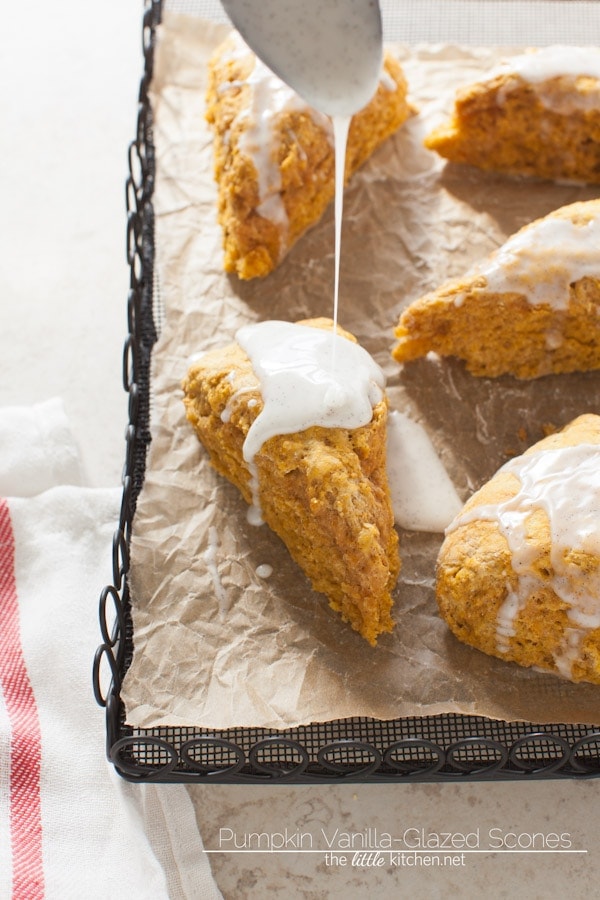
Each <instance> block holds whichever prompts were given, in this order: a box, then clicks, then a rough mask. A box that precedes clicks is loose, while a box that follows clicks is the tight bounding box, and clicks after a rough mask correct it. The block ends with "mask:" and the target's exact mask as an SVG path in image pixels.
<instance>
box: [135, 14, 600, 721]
mask: <svg viewBox="0 0 600 900" xmlns="http://www.w3.org/2000/svg"><path fill="white" fill-rule="evenodd" d="M226 31H227V29H226V28H225V27H223V26H216V25H214V24H210V23H207V22H204V21H202V20H200V19H198V18H196V17H185V16H177V15H165V18H164V21H163V23H162V25H161V27H160V30H159V33H158V43H157V47H156V62H155V72H154V79H153V83H152V95H151V96H152V106H153V111H154V117H155V126H154V141H155V146H156V187H155V194H154V208H155V213H156V285H157V298H158V305H157V321H158V323H159V326H160V337H159V340H158V342H157V344H156V347H155V349H154V353H153V368H152V416H151V426H152V444H151V447H150V451H149V456H148V466H147V472H146V480H145V484H144V487H143V490H142V492H141V495H140V497H139V501H138V504H137V512H136V516H135V520H134V526H133V538H132V543H131V573H130V575H131V579H130V580H131V596H132V612H133V622H134V655H133V661H132V664H131V667H130V669H129V671H128V673H127V675H126V678H125V682H124V685H123V691H122V696H123V699H124V702H125V705H126V710H127V721H128V722H129V723H130V724H131V725H134V726H138V727H153V726H161V725H173V726H176V725H179V726H183V725H188V726H193V727H205V728H227V727H234V726H262V727H272V728H284V727H288V726H295V725H298V724H308V723H311V722H319V721H328V720H332V719H339V718H346V717H353V716H373V717H376V718H380V719H389V718H397V717H401V716H417V715H426V714H427V715H430V714H437V713H442V712H455V713H464V714H480V715H486V716H489V717H493V718H501V719H506V720H519V719H523V720H526V721H534V722H539V723H542V722H564V723H569V722H572V723H598V722H600V703H599V701H600V688H598V687H594V686H591V685H573V684H570V683H568V682H565V681H562V680H561V679H559V678H558V677H555V676H553V675H549V674H541V673H537V672H534V671H529V670H524V669H520V668H519V667H518V666H516V665H512V664H508V663H504V662H501V661H499V660H495V659H492V658H488V657H487V656H485V655H484V654H482V653H480V652H478V651H476V650H473V649H471V648H469V647H466V646H463V645H461V644H460V643H459V642H458V641H457V640H456V639H455V638H454V637H453V636H452V635H451V634H450V632H449V630H448V628H447V626H446V625H445V623H444V622H443V621H442V620H441V619H440V618H439V616H438V614H437V608H436V604H435V598H434V589H433V588H434V565H435V559H436V556H437V552H438V550H439V547H440V544H441V541H442V535H440V534H424V533H417V532H406V531H402V532H401V533H400V546H401V554H402V560H403V568H402V573H401V576H400V581H399V584H398V587H397V589H396V591H395V611H394V616H395V621H396V627H395V630H394V632H393V634H389V635H384V636H382V637H381V638H380V640H379V643H378V646H377V648H375V649H373V648H371V647H370V646H369V645H368V644H367V643H366V642H365V641H364V640H363V639H362V638H361V637H360V636H359V635H357V634H356V633H355V632H353V631H352V630H351V629H350V628H349V627H348V626H347V625H345V624H344V623H342V621H341V620H340V618H339V617H338V616H337V615H336V614H335V613H334V612H332V611H331V610H330V608H329V607H328V604H327V601H326V600H325V598H324V597H323V596H321V595H318V594H316V593H314V592H313V591H312V590H311V589H310V586H309V584H308V582H307V579H306V578H305V576H304V575H303V573H302V572H301V571H300V570H299V569H298V567H297V566H296V565H295V564H294V563H293V562H292V561H291V559H290V557H289V556H288V554H287V551H286V550H285V548H284V547H283V545H282V544H281V542H280V541H279V539H278V538H277V537H276V536H275V535H274V534H272V533H271V532H270V531H269V530H268V528H267V527H266V526H263V527H260V528H256V527H253V526H251V525H249V524H248V523H247V521H246V505H245V503H244V501H243V500H242V499H241V497H240V496H239V495H238V493H237V491H236V490H235V488H233V487H232V486H231V485H229V484H228V483H226V482H225V480H224V479H222V478H221V477H220V476H218V475H217V474H216V473H215V472H214V471H213V470H212V469H211V467H210V466H209V464H208V461H207V456H206V454H205V452H204V451H203V449H202V448H201V446H200V444H199V443H198V441H197V439H196V437H195V435H194V433H193V431H192V429H191V427H190V426H189V425H188V423H187V422H186V419H185V415H184V408H183V403H182V391H181V387H180V384H181V380H182V378H183V377H184V375H185V373H186V370H187V367H188V364H189V362H190V359H191V358H192V357H193V355H194V354H197V353H199V352H201V351H203V350H205V349H208V348H210V347H213V346H221V345H224V344H226V343H229V342H230V341H231V340H232V339H233V337H234V334H235V332H236V329H237V328H238V327H239V326H240V325H242V324H245V323H247V322H251V321H256V320H261V319H278V318H279V319H286V320H290V321H293V320H296V319H299V318H303V317H306V316H319V315H331V310H332V303H333V242H334V235H333V211H332V210H329V211H328V213H327V214H326V215H325V217H324V219H323V220H322V221H321V222H320V223H319V224H318V225H317V226H315V227H314V228H313V229H312V230H311V231H310V232H309V233H307V234H306V235H305V236H304V237H303V238H302V239H301V240H300V242H299V243H298V244H297V245H296V247H295V248H294V249H293V251H292V252H291V253H290V254H289V255H288V256H287V257H286V259H285V260H284V261H283V263H282V265H281V266H280V267H279V269H278V270H276V271H275V272H274V273H273V274H271V275H270V276H269V277H268V278H267V279H265V280H257V281H253V282H249V283H243V282H240V281H239V280H237V278H235V277H229V276H226V275H225V274H224V273H223V271H222V251H221V234H220V230H219V227H218V225H217V221H216V188H215V184H214V182H213V175H212V151H211V137H210V135H209V132H208V130H207V127H206V124H205V122H204V90H205V80H206V77H205V66H206V61H207V57H208V55H209V53H210V51H211V50H212V48H213V47H214V46H215V45H216V44H217V43H218V42H219V41H220V39H221V38H222V37H223V36H224V34H225V33H226ZM394 49H395V51H396V52H397V54H398V56H399V57H400V58H401V60H402V61H403V64H404V67H405V71H406V74H407V77H408V80H409V84H410V89H411V96H412V99H413V101H414V102H415V103H416V104H417V106H418V107H419V109H420V113H419V114H418V115H417V116H415V117H413V118H412V119H411V120H410V122H409V123H408V124H407V125H405V126H404V127H403V128H402V129H401V130H400V132H399V133H398V134H397V135H396V136H394V137H393V138H391V139H390V140H388V141H387V143H386V144H385V145H384V146H383V147H382V148H381V149H380V150H379V151H378V152H377V153H376V154H375V155H374V157H373V158H372V159H371V160H370V161H369V162H368V163H367V164H366V165H365V166H364V167H363V169H362V170H360V172H359V173H358V174H357V175H356V176H355V177H354V179H353V181H352V183H351V184H350V186H349V187H348V189H347V191H346V195H345V214H344V231H343V241H342V270H341V288H340V290H341V308H340V322H341V324H342V325H343V326H344V327H345V328H348V329H349V330H350V331H352V332H354V334H356V336H357V337H358V339H359V340H360V342H361V343H362V344H363V346H364V347H366V348H367V349H368V350H369V351H370V352H371V353H372V354H373V356H374V357H375V359H376V360H377V362H378V363H379V364H380V365H381V366H382V367H383V369H384V370H385V372H386V375H387V378H388V388H389V397H390V401H391V406H392V408H395V409H398V410H401V411H403V412H405V413H407V414H408V415H409V416H410V417H411V418H413V419H414V420H416V421H418V422H420V423H421V424H422V425H423V427H424V428H425V429H426V430H427V432H428V434H429V436H430V437H431V440H432V441H433V443H434V446H435V447H436V449H437V451H438V454H439V456H440V458H441V460H442V461H443V463H444V465H445V466H446V469H447V471H448V473H449V474H450V476H451V478H452V480H453V482H454V484H455V486H456V488H457V490H458V492H459V494H460V496H461V498H462V499H466V498H467V497H468V496H469V495H470V494H471V493H472V491H473V490H474V489H476V488H477V487H479V486H480V485H481V484H482V483H483V482H484V481H485V480H487V479H488V478H489V477H491V476H492V475H493V473H494V472H495V471H496V470H497V468H498V467H499V466H500V465H502V463H504V462H505V461H506V460H507V458H508V457H509V456H511V455H514V454H516V453H520V452H522V451H523V450H524V449H525V448H526V447H527V446H528V445H529V444H531V443H533V442H534V441H536V440H538V439H539V438H541V437H542V436H543V433H544V428H545V427H546V426H548V425H550V426H554V427H558V426H562V425H563V424H565V423H566V422H568V421H569V420H570V419H572V418H574V417H575V416H576V415H579V414H580V413H583V412H586V411H594V410H596V411H597V410H598V409H599V400H600V376H599V375H598V374H590V373H588V374H583V375H573V376H562V377H554V376H552V377H547V378H542V379H539V380H537V381H534V382H529V383H527V382H518V381H516V380H515V379H512V378H508V377H506V378H499V379H496V380H489V379H475V378H473V377H471V376H469V375H468V374H467V373H466V372H465V370H464V367H463V366H462V365H460V364H459V363H456V362H453V361H447V360H439V359H437V358H426V359H423V360H421V361H418V362H414V363H411V364H408V365H406V366H405V367H404V368H403V369H400V367H399V366H397V364H396V363H395V362H394V361H393V360H392V359H391V356H390V349H391V347H392V345H393V328H394V325H395V323H396V321H397V318H398V314H399V312H400V309H401V308H402V307H403V305H405V304H406V303H408V302H409V301H410V300H412V299H414V298H415V297H417V296H419V295H420V294H421V293H423V292H425V291H426V290H429V289H432V288H434V287H435V286H437V285H438V284H439V283H440V282H441V281H443V280H445V279H447V278H448V277H450V276H453V275H457V274H459V273H462V272H463V271H464V270H465V269H466V268H467V267H468V266H469V265H470V264H471V263H473V262H474V261H476V260H478V259H480V258H481V257H482V256H483V255H484V254H487V253H488V252H489V251H490V250H492V249H493V248H494V247H496V246H498V245H499V244H500V243H502V242H503V241H504V240H505V239H506V237H507V236H508V235H510V234H511V233H513V232H514V231H516V230H517V228H519V227H521V226H522V225H524V224H525V223H527V222H529V221H531V220H532V219H535V218H537V217H539V216H542V215H545V214H546V213H548V212H550V211H551V210H553V209H555V208H557V207H559V206H562V205H564V204H566V203H570V202H574V201H575V200H579V199H587V198H590V197H592V196H594V191H593V190H592V189H588V188H584V187H577V186H573V185H552V184H548V183H545V182H535V181H521V180H518V179H509V178H503V177H500V176H494V175H489V174H488V175H486V174H483V173H481V172H477V171H472V170H470V169H464V168H460V167H454V166H450V165H448V166H446V165H444V163H443V161H442V160H441V159H439V158H438V157H437V156H435V155H434V154H432V153H430V152H428V151H426V150H425V149H424V148H423V146H422V138H423V135H424V134H425V133H426V132H427V131H428V130H429V128H430V127H431V126H432V124H433V123H434V122H437V121H438V120H439V118H440V116H441V115H442V114H443V113H444V111H448V109H449V108H450V106H451V102H452V99H453V96H454V90H455V87H456V86H457V85H459V84H461V83H465V82H468V81H471V80H472V79H473V78H475V77H477V76H479V75H480V74H481V73H483V72H484V71H485V70H486V69H487V68H489V67H490V66H491V65H493V64H494V63H495V62H496V61H497V60H498V59H499V57H500V55H502V54H501V53H500V51H497V50H495V51H494V50H490V49H461V48H458V47H452V46H429V47H416V48H412V49H410V50H409V49H406V48H404V47H395V48H394ZM264 564H266V565H268V566H270V567H272V569H273V572H272V575H271V576H270V577H268V578H261V577H259V574H258V573H257V569H259V567H260V566H261V565H264ZM259 571H260V569H259Z"/></svg>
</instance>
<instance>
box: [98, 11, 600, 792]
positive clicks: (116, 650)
mask: <svg viewBox="0 0 600 900" xmlns="http://www.w3.org/2000/svg"><path fill="white" fill-rule="evenodd" d="M162 8H163V2H162V0H145V6H144V13H143V27H142V49H143V56H144V70H143V76H142V79H141V82H140V88H139V95H138V118H137V128H136V136H135V139H134V140H133V141H132V142H131V144H130V146H129V175H128V178H127V180H126V208H127V261H128V264H129V267H130V285H129V293H128V298H127V325H128V334H127V338H126V340H125V345H124V352H123V387H124V390H125V391H126V393H127V395H128V405H129V422H128V425H127V429H126V434H125V464H124V469H123V477H122V485H123V493H122V502H121V509H120V515H119V522H118V526H117V528H116V531H115V533H114V537H113V545H112V584H110V585H107V586H105V587H104V589H103V590H102V592H101V594H100V599H99V622H100V632H101V643H100V645H99V646H98V648H97V650H96V654H95V657H94V662H93V671H92V681H93V690H94V695H95V698H96V701H97V703H98V704H99V705H100V706H101V707H103V708H104V709H105V718H106V754H107V757H108V760H109V761H110V762H111V763H112V764H113V765H114V767H115V770H116V771H117V773H118V774H119V775H120V776H122V777H123V778H124V779H126V780H128V781H134V782H150V781H154V782H183V783H205V784H206V783H210V782H212V783H247V784H278V783H287V784H290V783H293V784H310V783H313V784H314V783H340V782H370V783H378V782H427V781H429V782H432V781H433V782H457V781H465V780H469V781H474V780H488V781H489V780H494V781H500V780H522V779H527V780H531V779H545V778H573V779H581V778H591V777H595V776H598V775H600V729H597V728H592V727H590V726H586V725H561V724H555V725H554V724H553V725H543V726H539V725H535V724H532V723H526V722H502V721H496V720H491V719H486V718H483V717H478V716H461V715H455V714H444V715H437V716H431V717H423V718H403V719H396V720H391V721H379V720H376V719H369V718H356V719H347V720H338V721H333V722H327V723H321V724H314V725H307V726H303V727H298V728H293V729H288V730H286V731H275V730H269V729H262V728H250V729H248V728H239V729H228V730H225V731H216V730H206V729H196V728H180V727H169V728H167V727H162V728H154V729H149V730H148V729H137V728H133V727H131V726H130V725H128V724H127V722H126V715H125V708H124V704H123V701H122V699H121V696H120V691H121V685H122V683H123V678H124V676H125V673H126V671H127V668H128V666H129V664H130V662H131V658H132V654H133V628H132V622H131V610H130V595H129V585H128V579H127V575H128V571H129V545H130V539H131V531H132V522H133V517H134V513H135V507H136V501H137V498H138V496H139V493H140V491H141V488H142V485H143V481H144V472H145V465H146V452H147V449H148V445H149V443H150V428H149V423H150V394H151V392H150V359H151V353H152V347H153V344H154V342H155V341H156V337H157V331H156V327H155V322H154V315H153V305H154V212H153V205H152V197H153V188H154V176H155V159H154V147H153V140H152V111H151V107H150V102H149V98H148V89H149V86H150V83H151V79H152V71H153V61H154V47H155V39H156V29H157V27H158V25H159V24H160V21H161V15H162ZM103 682H107V683H108V687H107V689H106V691H104V690H103Z"/></svg>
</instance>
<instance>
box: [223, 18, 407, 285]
mask: <svg viewBox="0 0 600 900" xmlns="http://www.w3.org/2000/svg"><path fill="white" fill-rule="evenodd" d="M206 103H207V107H206V118H207V121H208V122H209V124H210V126H211V128H212V131H213V154H214V174H215V179H216V181H217V185H218V218H219V223H220V225H221V227H222V232H223V247H224V268H225V271H227V272H232V273H235V274H237V275H238V276H239V277H240V278H242V279H251V278H256V277H261V276H265V275H268V274H269V272H271V271H273V269H275V268H276V266H278V265H279V263H280V262H281V260H282V259H283V258H284V256H285V254H286V253H287V252H288V250H289V249H290V248H291V247H292V246H293V245H294V244H295V242H296V241H297V240H298V238H299V237H300V236H301V235H302V234H303V233H304V232H305V231H306V230H307V229H308V228H309V227H310V226H311V225H314V224H315V223H316V222H318V221H319V219H320V218H321V216H322V215H323V213H324V211H325V209H326V208H327V206H328V205H329V203H330V202H331V200H332V199H333V196H334V175H335V156H334V144H333V128H332V124H331V120H330V119H329V118H328V117H327V116H324V115H322V114H321V113H319V112H317V111H315V110H314V109H311V108H310V107H309V106H308V105H307V104H306V102H305V101H304V100H302V99H301V98H300V97H299V96H298V95H297V94H296V93H295V92H294V91H292V90H291V88H289V87H288V86H287V85H285V84H284V83H283V82H282V81H281V80H280V79H279V78H277V76H275V75H274V74H273V73H272V72H271V71H270V70H269V69H268V68H267V67H266V66H265V65H264V64H263V63H262V62H261V61H260V60H259V59H258V58H257V57H256V56H255V55H254V53H253V52H252V51H251V50H250V49H249V48H248V46H247V45H246V44H245V43H244V41H243V40H242V38H241V37H240V36H239V35H238V34H237V32H233V33H232V34H231V35H230V36H229V37H228V38H227V39H226V40H225V41H224V43H223V44H222V45H220V46H219V47H218V48H217V50H216V51H215V53H214V54H213V56H212V57H211V59H210V61H209V82H208V89H207V95H206ZM412 112H413V109H412V107H411V105H410V103H409V101H408V98H407V83H406V79H405V77H404V73H403V71H402V67H401V66H400V63H399V62H398V61H397V60H396V59H395V58H394V57H393V56H392V55H391V54H389V53H386V54H385V58H384V68H383V71H382V76H381V80H380V84H379V87H378V90H377V92H376V94H375V96H374V97H373V99H372V100H371V102H370V103H369V104H368V105H367V106H366V107H365V108H364V109H363V110H361V111H360V112H359V113H357V114H356V115H355V116H354V117H353V119H352V122H351V125H350V131H349V135H348V147H347V154H346V181H348V179H349V178H350V176H351V175H352V174H353V173H354V172H355V171H356V170H357V169H358V168H359V166H361V165H362V164H363V163H364V162H366V160H367V159H368V158H369V156H371V154H372V153H373V151H374V150H375V149H376V148H377V147H378V146H379V145H380V144H381V143H382V142H383V141H384V140H386V138H388V137H389V136H390V135H391V134H393V133H394V132H395V131H397V129H398V128H399V127H400V126H401V125H402V123H403V122H404V121H405V120H406V119H407V118H408V117H409V116H410V115H411V114H412Z"/></svg>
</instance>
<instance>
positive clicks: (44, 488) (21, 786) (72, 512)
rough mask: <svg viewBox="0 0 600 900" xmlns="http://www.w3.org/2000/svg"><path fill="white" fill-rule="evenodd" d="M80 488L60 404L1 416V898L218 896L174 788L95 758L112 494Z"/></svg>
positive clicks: (183, 793)
mask: <svg viewBox="0 0 600 900" xmlns="http://www.w3.org/2000/svg"><path fill="white" fill-rule="evenodd" d="M80 482H81V466H80V460H79V455H78V451H77V447H76V445H75V441H74V439H73V436H72V432H71V430H70V428H69V424H68V421H67V418H66V416H65V412H64V409H63V405H62V403H61V401H59V400H51V401H47V402H45V403H42V404H38V405H35V406H33V407H30V408H7V409H4V410H0V488H1V491H0V897H12V898H13V900H37V898H42V897H43V898H48V900H54V898H56V900H71V898H72V900H80V898H86V900H96V898H98V900H105V898H107V897H112V896H118V897H127V898H131V900H138V898H139V900H142V898H148V900H160V898H169V900H172V898H177V900H179V898H186V900H187V898H190V900H204V898H207V900H212V898H220V897H221V896H222V895H221V893H220V891H219V890H218V888H217V886H216V884H215V882H214V879H213V877H212V874H211V871H210V866H209V863H208V857H207V856H206V854H205V853H204V848H203V845H202V840H201V837H200V834H199V833H198V828H197V823H196V819H195V814H194V808H193V805H192V802H191V799H190V797H189V795H188V793H187V790H186V789H185V787H184V786H183V785H176V784H173V785H150V784H149V785H139V784H129V783H127V782H125V781H124V780H123V779H121V778H120V776H118V775H117V774H116V773H115V771H114V769H113V767H112V766H111V764H110V763H109V762H108V761H107V759H106V757H105V733H104V712H103V710H102V709H100V707H98V706H97V705H96V703H95V700H94V697H93V691H92V684H91V666H92V659H93V656H94V651H95V649H96V647H97V645H98V644H99V643H100V633H99V625H98V617H97V609H98V605H97V601H98V597H99V594H100V591H101V589H102V587H103V586H104V584H106V583H108V582H109V581H110V568H111V541H112V534H113V531H114V528H115V525H116V522H117V519H118V514H119V505H120V490H119V489H116V488H115V489H98V488H87V487H84V486H81V483H80Z"/></svg>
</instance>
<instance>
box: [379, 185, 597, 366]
mask: <svg viewBox="0 0 600 900" xmlns="http://www.w3.org/2000/svg"><path fill="white" fill-rule="evenodd" d="M599 247H600V201H599V200H589V201H583V202H579V203H573V204H570V205H569V206H563V207H561V208H560V209H558V210H556V211H555V212H553V213H551V214H550V215H548V216H545V217H544V218H543V219H538V220H536V221H535V222H532V223H531V224H529V225H526V226H525V227H524V228H522V229H521V230H520V231H518V232H517V233H516V234H514V235H513V236H512V237H511V238H509V239H508V241H506V243H505V244H503V246H502V247H500V248H499V249H498V250H497V251H495V252H494V253H493V254H492V255H491V256H490V257H489V258H488V259H486V260H485V261H483V262H482V263H479V264H478V265H476V266H474V267H473V268H472V269H471V270H470V271H469V272H467V274H465V275H464V276H463V277H462V278H455V279H452V280H451V281H449V282H447V283H446V284H444V285H442V286H441V287H440V288H438V289H437V290H435V291H432V292H431V293H428V294H426V295H425V296H423V297H421V298H419V299H417V300H415V301H414V302H412V303H410V304H409V306H407V307H406V309H405V310H404V311H403V312H402V314H401V316H400V319H399V322H398V325H397V327H396V330H395V336H396V338H397V339H398V343H397V344H396V346H395V347H394V349H393V351H392V353H393V356H394V358H395V359H396V360H397V361H398V362H399V363H405V362H408V361H410V360H413V359H416V358H418V357H422V356H425V355H426V354H427V353H430V352H434V353H437V354H438V355H440V356H453V357H457V358H458V359H461V360H463V361H464V362H465V365H466V368H467V369H468V371H469V372H471V373H472V374H473V375H479V376H488V377H495V376H498V375H505V374H510V375H514V376H515V377H517V378H522V379H529V378H537V377H539V376H542V375H548V374H551V373H565V372H574V371H587V370H590V369H597V368H600V254H599V252H598V248H599Z"/></svg>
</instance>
